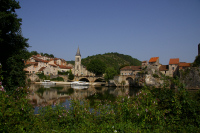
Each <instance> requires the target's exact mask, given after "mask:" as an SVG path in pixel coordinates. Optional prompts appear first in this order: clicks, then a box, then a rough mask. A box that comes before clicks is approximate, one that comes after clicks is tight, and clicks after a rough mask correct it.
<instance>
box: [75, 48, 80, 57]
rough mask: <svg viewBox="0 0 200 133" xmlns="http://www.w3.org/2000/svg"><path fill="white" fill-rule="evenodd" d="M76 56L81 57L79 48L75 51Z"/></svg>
mask: <svg viewBox="0 0 200 133" xmlns="http://www.w3.org/2000/svg"><path fill="white" fill-rule="evenodd" d="M76 56H81V53H80V50H79V47H78V49H77V52H76Z"/></svg>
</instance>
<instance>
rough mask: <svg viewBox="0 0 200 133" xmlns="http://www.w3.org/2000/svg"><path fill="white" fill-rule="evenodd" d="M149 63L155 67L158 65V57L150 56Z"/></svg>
mask: <svg viewBox="0 0 200 133" xmlns="http://www.w3.org/2000/svg"><path fill="white" fill-rule="evenodd" d="M149 65H151V66H156V67H158V68H159V67H160V63H159V57H152V58H151V59H150V60H149Z"/></svg>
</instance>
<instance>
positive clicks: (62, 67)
mask: <svg viewBox="0 0 200 133" xmlns="http://www.w3.org/2000/svg"><path fill="white" fill-rule="evenodd" d="M58 66H59V68H61V69H72V67H70V66H64V65H58Z"/></svg>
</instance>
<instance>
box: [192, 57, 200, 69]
mask: <svg viewBox="0 0 200 133" xmlns="http://www.w3.org/2000/svg"><path fill="white" fill-rule="evenodd" d="M193 66H194V67H198V66H200V55H198V56H196V58H195V60H194V63H193Z"/></svg>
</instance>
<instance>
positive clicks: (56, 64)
mask: <svg viewBox="0 0 200 133" xmlns="http://www.w3.org/2000/svg"><path fill="white" fill-rule="evenodd" d="M198 48H199V46H198ZM199 51H200V50H199ZM26 65H28V67H27V68H25V69H24V70H25V71H26V73H27V76H28V78H29V79H30V80H31V81H32V82H36V81H38V77H37V75H36V74H38V73H44V75H48V76H50V77H51V78H52V77H58V76H59V73H58V72H69V71H71V72H72V74H73V75H74V76H75V77H74V81H76V80H81V79H83V78H84V79H86V81H87V82H95V81H96V79H97V78H95V79H94V80H90V79H89V77H95V74H94V73H92V72H89V71H88V70H87V69H86V67H85V66H83V65H82V64H81V54H80V49H79V47H78V49H77V52H76V55H75V64H74V65H72V64H68V63H67V61H65V60H64V59H61V58H50V57H46V56H41V55H40V54H38V55H33V56H32V57H30V59H29V60H28V61H27V62H26ZM190 66H191V63H186V62H180V59H179V58H171V59H169V64H167V65H162V64H161V63H160V62H159V57H151V58H150V59H149V61H142V65H141V66H125V67H123V68H121V69H120V75H116V76H115V78H114V80H111V83H113V84H114V85H115V86H120V85H121V83H122V82H125V83H124V84H125V85H126V86H131V85H133V84H134V82H135V80H136V79H137V77H138V75H141V73H144V72H145V71H146V74H148V73H151V74H154V76H155V74H157V73H158V72H159V73H160V74H162V75H165V76H169V77H175V76H177V74H178V73H179V71H180V70H184V69H187V68H190ZM60 76H61V75H60ZM102 78H103V76H102ZM64 81H65V82H67V81H69V80H68V78H67V76H65V78H64ZM146 82H148V81H147V80H146Z"/></svg>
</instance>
